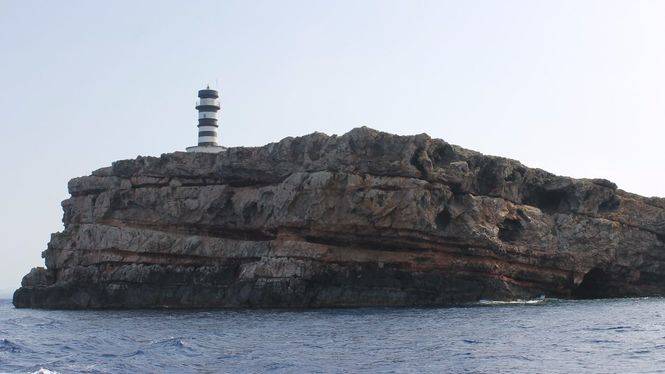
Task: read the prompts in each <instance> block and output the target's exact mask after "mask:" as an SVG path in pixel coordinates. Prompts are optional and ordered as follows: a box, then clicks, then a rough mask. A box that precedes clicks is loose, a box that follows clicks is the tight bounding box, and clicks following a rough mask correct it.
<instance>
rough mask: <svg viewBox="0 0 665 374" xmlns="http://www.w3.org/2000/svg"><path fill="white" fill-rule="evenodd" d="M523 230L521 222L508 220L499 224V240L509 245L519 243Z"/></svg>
mask: <svg viewBox="0 0 665 374" xmlns="http://www.w3.org/2000/svg"><path fill="white" fill-rule="evenodd" d="M523 229H524V228H523V226H522V222H520V221H519V220H517V219H510V218H506V219H504V220H503V222H501V223H500V224H499V239H501V240H503V241H504V242H509V243H512V242H514V241H517V239H519V238H520V235H521V234H522V230H523Z"/></svg>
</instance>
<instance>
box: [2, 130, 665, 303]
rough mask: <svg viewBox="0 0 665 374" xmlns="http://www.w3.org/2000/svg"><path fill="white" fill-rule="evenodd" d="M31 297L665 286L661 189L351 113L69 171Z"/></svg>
mask: <svg viewBox="0 0 665 374" xmlns="http://www.w3.org/2000/svg"><path fill="white" fill-rule="evenodd" d="M69 192H70V194H71V198H69V199H67V200H65V201H64V202H63V203H62V206H63V209H64V218H63V221H64V226H65V228H64V231H62V232H59V233H56V234H53V235H52V237H51V241H50V243H49V244H48V248H47V249H46V250H45V251H44V252H43V257H44V258H45V262H46V268H35V269H32V271H30V273H29V274H28V275H26V276H25V277H24V279H23V281H22V286H21V288H20V289H18V290H17V291H16V292H15V294H14V305H16V306H17V307H33V308H218V307H233V308H235V307H294V308H308V307H356V306H442V305H454V304H463V303H467V302H474V301H478V300H481V299H492V300H512V299H527V298H533V297H538V296H541V295H545V296H547V297H556V298H602V297H624V296H652V295H665V199H661V198H645V197H641V196H637V195H634V194H630V193H627V192H624V191H621V190H618V189H617V187H616V185H614V184H613V183H611V182H609V181H607V180H602V179H593V180H578V179H572V178H566V177H560V176H556V175H553V174H550V173H547V172H545V171H543V170H539V169H530V168H527V167H525V166H524V165H522V164H520V163H519V162H517V161H513V160H509V159H505V158H500V157H492V156H485V155H482V154H480V153H477V152H473V151H470V150H466V149H463V148H460V147H458V146H455V145H451V144H448V143H446V142H445V141H443V140H439V139H432V138H430V137H429V136H427V135H424V134H423V135H415V136H397V135H391V134H387V133H382V132H378V131H375V130H372V129H368V128H358V129H354V130H352V131H351V132H349V133H347V134H345V135H342V136H327V135H325V134H321V133H314V134H310V135H307V136H303V137H298V138H286V139H284V140H282V141H280V142H278V143H272V144H268V145H266V146H263V147H256V148H245V147H238V148H230V149H228V150H227V151H226V152H222V153H219V154H203V153H182V152H176V153H170V154H164V155H162V156H161V157H158V158H157V157H139V158H137V159H135V160H123V161H117V162H114V163H113V164H112V166H110V167H106V168H103V169H99V170H97V171H95V172H93V173H92V175H90V176H86V177H81V178H75V179H73V180H71V181H70V182H69Z"/></svg>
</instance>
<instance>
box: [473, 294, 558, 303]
mask: <svg viewBox="0 0 665 374" xmlns="http://www.w3.org/2000/svg"><path fill="white" fill-rule="evenodd" d="M546 301H547V299H546V298H545V296H541V297H539V298H537V299H528V300H525V299H516V300H480V301H478V304H479V305H513V304H517V305H532V304H543V303H545V302H546Z"/></svg>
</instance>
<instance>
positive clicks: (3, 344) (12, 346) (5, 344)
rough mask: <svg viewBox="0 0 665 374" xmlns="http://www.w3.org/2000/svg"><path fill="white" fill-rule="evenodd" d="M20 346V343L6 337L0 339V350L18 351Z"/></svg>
mask: <svg viewBox="0 0 665 374" xmlns="http://www.w3.org/2000/svg"><path fill="white" fill-rule="evenodd" d="M21 350H22V348H21V346H20V345H18V344H16V343H14V342H12V341H9V340H7V339H2V340H0V352H10V353H19V352H21Z"/></svg>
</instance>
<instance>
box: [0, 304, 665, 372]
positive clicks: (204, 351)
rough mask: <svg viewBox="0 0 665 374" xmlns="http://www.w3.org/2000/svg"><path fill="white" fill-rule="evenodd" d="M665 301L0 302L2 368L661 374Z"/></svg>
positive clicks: (664, 356)
mask: <svg viewBox="0 0 665 374" xmlns="http://www.w3.org/2000/svg"><path fill="white" fill-rule="evenodd" d="M664 313H665V299H660V298H653V299H619V300H593V301H560V300H548V299H546V300H542V301H535V302H530V303H514V304H503V303H489V302H488V303H483V304H480V305H477V306H470V307H458V308H365V309H324V310H301V311H289V310H213V311H210V310H207V311H168V310H162V311H44V310H27V309H15V308H14V307H13V306H12V305H11V303H10V301H9V300H2V301H0V372H12V373H13V372H24V373H32V372H35V371H38V370H40V369H46V370H49V371H52V372H59V373H70V372H86V373H135V372H154V373H163V372H168V373H194V372H196V373H199V372H276V373H282V372H284V373H302V372H321V373H335V372H368V373H370V372H371V373H375V372H418V373H422V372H432V373H440V372H450V373H520V372H524V373H550V372H551V373H580V372H593V373H597V372H603V373H637V372H665V314H664Z"/></svg>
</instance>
